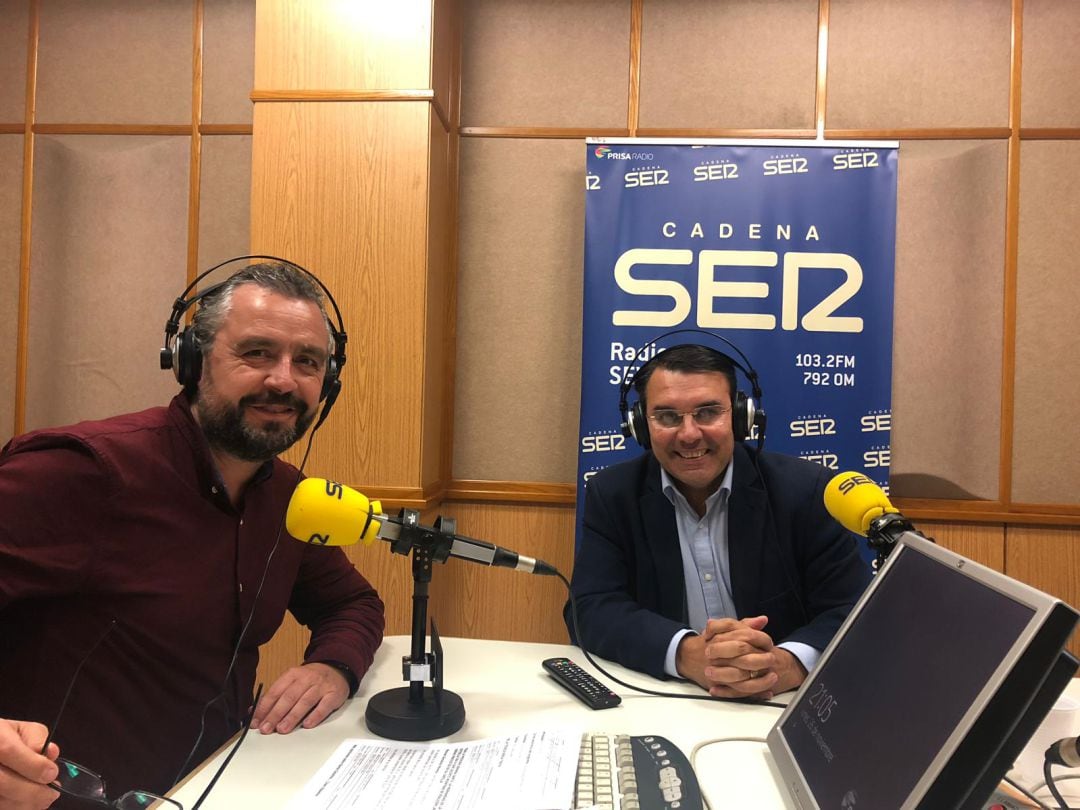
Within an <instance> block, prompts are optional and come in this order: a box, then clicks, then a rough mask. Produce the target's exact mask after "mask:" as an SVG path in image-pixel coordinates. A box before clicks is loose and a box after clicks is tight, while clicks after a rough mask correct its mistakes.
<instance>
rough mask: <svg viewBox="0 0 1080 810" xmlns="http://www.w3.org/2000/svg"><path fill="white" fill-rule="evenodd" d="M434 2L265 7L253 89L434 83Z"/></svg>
mask: <svg viewBox="0 0 1080 810" xmlns="http://www.w3.org/2000/svg"><path fill="white" fill-rule="evenodd" d="M432 5H433V4H432V0H396V2H394V3H387V2H385V0H354V2H347V3H343V2H335V0H263V1H262V2H259V3H258V4H257V6H256V22H255V26H256V37H257V42H258V48H257V49H256V59H255V89H256V90H270V91H295V90H353V91H364V90H392V89H415V88H426V87H428V86H429V82H430V81H431V78H430V77H431V57H430V53H431V9H432Z"/></svg>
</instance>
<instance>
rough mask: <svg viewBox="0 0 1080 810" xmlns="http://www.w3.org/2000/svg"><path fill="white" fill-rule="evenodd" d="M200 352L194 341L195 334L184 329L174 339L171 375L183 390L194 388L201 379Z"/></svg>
mask: <svg viewBox="0 0 1080 810" xmlns="http://www.w3.org/2000/svg"><path fill="white" fill-rule="evenodd" d="M202 359H203V358H202V352H201V351H200V350H199V346H198V344H197V343H196V341H195V332H194V331H193V330H191V329H185V330H184V331H182V332H181V333H180V334H179V335H178V336H177V338H176V347H175V349H174V350H173V374H175V375H176V381H177V382H178V383H180V384H181V385H182V386H184V388H194V387H195V386H197V385H198V384H199V378H200V377H202Z"/></svg>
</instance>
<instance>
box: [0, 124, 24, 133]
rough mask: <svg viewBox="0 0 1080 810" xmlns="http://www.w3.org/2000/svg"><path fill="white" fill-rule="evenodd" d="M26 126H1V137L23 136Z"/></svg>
mask: <svg viewBox="0 0 1080 810" xmlns="http://www.w3.org/2000/svg"><path fill="white" fill-rule="evenodd" d="M24 132H26V124H0V135H22V134H23V133H24Z"/></svg>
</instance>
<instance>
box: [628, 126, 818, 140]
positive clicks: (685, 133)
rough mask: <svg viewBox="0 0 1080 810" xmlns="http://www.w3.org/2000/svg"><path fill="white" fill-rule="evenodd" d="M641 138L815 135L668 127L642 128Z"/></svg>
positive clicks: (809, 135)
mask: <svg viewBox="0 0 1080 810" xmlns="http://www.w3.org/2000/svg"><path fill="white" fill-rule="evenodd" d="M638 136H639V137H642V138H750V139H757V138H800V139H802V138H806V139H813V138H816V137H817V133H816V132H815V131H814V130H812V129H674V128H670V127H642V128H641V129H639V130H638Z"/></svg>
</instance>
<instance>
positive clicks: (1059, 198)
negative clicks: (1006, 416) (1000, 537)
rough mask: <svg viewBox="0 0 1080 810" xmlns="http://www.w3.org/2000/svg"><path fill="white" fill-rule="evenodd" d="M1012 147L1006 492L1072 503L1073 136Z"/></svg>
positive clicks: (1079, 254) (1079, 376)
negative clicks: (1015, 211) (1016, 242)
mask: <svg viewBox="0 0 1080 810" xmlns="http://www.w3.org/2000/svg"><path fill="white" fill-rule="evenodd" d="M1078 10H1080V8H1078ZM1020 154H1021V160H1020V250H1019V269H1018V279H1017V315H1016V407H1015V411H1014V421H1013V435H1014V437H1015V438H1014V443H1013V491H1012V497H1013V499H1014V500H1016V501H1019V502H1025V503H1061V504H1072V505H1078V504H1080V431H1078V430H1077V426H1080V365H1078V363H1077V358H1078V357H1080V320H1078V319H1077V314H1078V313H1080V284H1078V283H1077V279H1078V278H1080V229H1078V228H1077V227H1076V226H1077V222H1080V183H1078V182H1077V171H1076V169H1075V167H1076V166H1078V165H1080V141H1034V142H1029V143H1025V144H1024V145H1023V148H1022V149H1021V153H1020Z"/></svg>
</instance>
